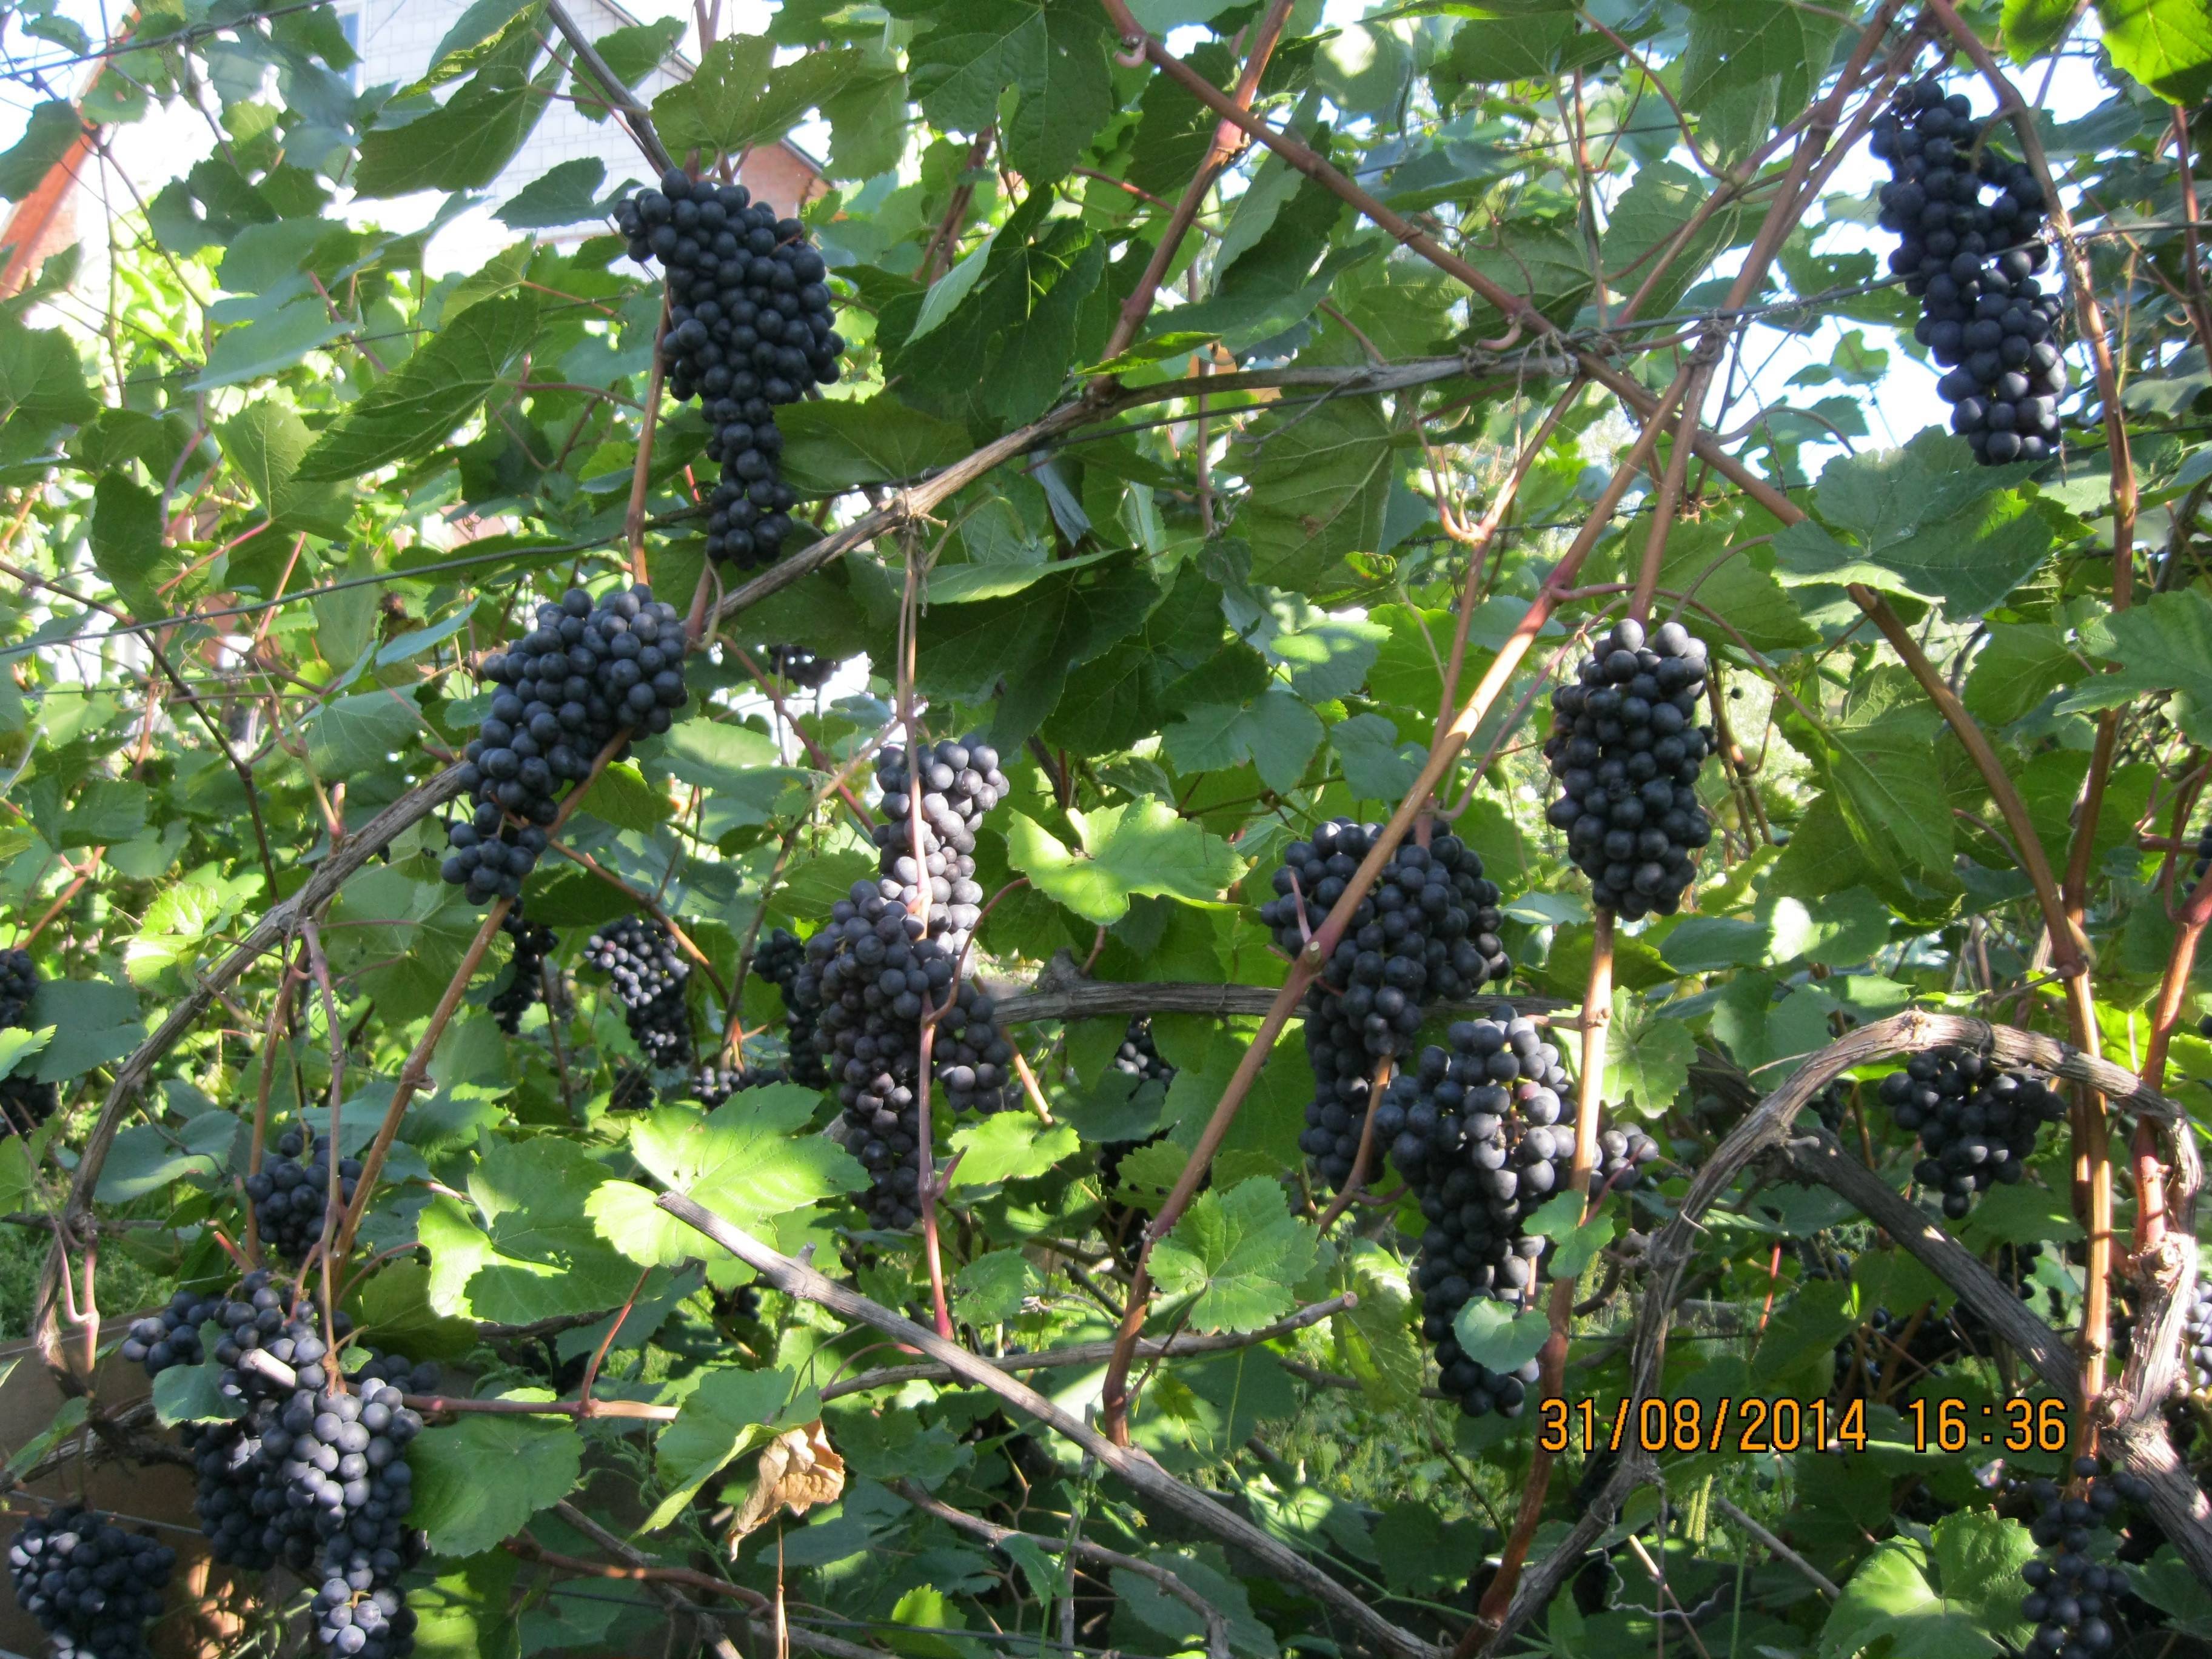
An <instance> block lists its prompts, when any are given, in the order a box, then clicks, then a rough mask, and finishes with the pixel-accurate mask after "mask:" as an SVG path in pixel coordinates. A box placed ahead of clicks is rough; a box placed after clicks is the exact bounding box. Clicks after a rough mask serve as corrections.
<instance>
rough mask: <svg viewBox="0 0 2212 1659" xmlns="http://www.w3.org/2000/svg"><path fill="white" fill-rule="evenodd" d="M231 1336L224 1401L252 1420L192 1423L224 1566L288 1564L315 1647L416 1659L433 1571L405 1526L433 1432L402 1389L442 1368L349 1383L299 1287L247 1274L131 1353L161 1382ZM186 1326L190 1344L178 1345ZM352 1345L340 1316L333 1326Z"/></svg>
mask: <svg viewBox="0 0 2212 1659" xmlns="http://www.w3.org/2000/svg"><path fill="white" fill-rule="evenodd" d="M209 1322H212V1323H214V1324H215V1325H216V1327H217V1328H219V1329H220V1331H221V1333H222V1334H221V1335H220V1336H219V1337H218V1338H217V1340H216V1343H215V1348H214V1353H213V1356H212V1357H213V1358H214V1359H215V1360H216V1363H217V1364H220V1365H221V1366H222V1372H221V1374H220V1376H219V1378H218V1380H217V1384H216V1387H217V1389H218V1391H219V1392H220V1393H221V1394H222V1395H223V1396H224V1397H225V1398H226V1399H228V1400H229V1401H233V1402H234V1404H235V1405H236V1406H237V1407H239V1408H240V1415H239V1416H238V1417H236V1418H234V1419H225V1420H222V1421H218V1422H212V1423H190V1424H187V1425H185V1431H184V1443H185V1449H186V1450H187V1451H188V1452H190V1453H191V1455H192V1457H193V1460H194V1467H195V1471H196V1474H197V1497H196V1499H195V1503H194V1508H195V1510H196V1512H197V1515H198V1516H199V1522H200V1530H201V1532H202V1533H203V1534H204V1535H205V1536H206V1538H207V1540H208V1541H209V1544H210V1549H211V1552H212V1553H213V1554H214V1556H215V1559H216V1560H217V1561H220V1562H222V1563H224V1564H225V1565H230V1566H235V1567H240V1568H243V1569H246V1570H248V1571H263V1570H266V1569H268V1568H270V1567H275V1566H279V1565H282V1566H284V1567H286V1568H289V1570H290V1571H294V1572H295V1573H298V1574H300V1575H301V1577H305V1578H306V1579H307V1582H308V1583H313V1584H316V1585H318V1586H319V1589H317V1591H316V1593H315V1597H314V1607H315V1620H316V1639H317V1642H318V1644H319V1646H320V1647H321V1649H322V1650H324V1651H325V1652H326V1653H330V1654H335V1655H338V1656H342V1659H405V1656H406V1655H408V1654H409V1653H410V1652H412V1651H413V1650H414V1639H413V1638H414V1631H415V1615H414V1613H412V1612H411V1611H410V1609H409V1608H408V1606H407V1597H406V1592H405V1590H404V1589H403V1588H402V1586H401V1579H402V1577H403V1576H404V1574H405V1573H406V1572H407V1571H408V1570H409V1569H410V1568H411V1567H413V1566H414V1565H416V1563H417V1562H418V1561H420V1560H421V1559H422V1553H423V1546H422V1535H421V1534H419V1533H416V1532H415V1531H414V1530H412V1529H411V1528H409V1527H408V1526H407V1524H406V1516H407V1510H408V1507H409V1505H410V1503H411V1502H412V1500H413V1493H414V1479H413V1471H411V1470H410V1468H408V1466H407V1461H406V1449H407V1445H408V1443H410V1441H412V1440H413V1439H414V1438H415V1437H416V1435H417V1434H419V1433H420V1432H421V1431H422V1419H421V1417H419V1416H418V1415H417V1414H416V1413H415V1412H414V1411H412V1410H411V1409H410V1408H409V1407H408V1406H407V1405H406V1403H405V1401H404V1398H403V1395H404V1389H403V1387H402V1385H403V1384H404V1385H405V1388H406V1389H412V1390H413V1391H414V1392H416V1393H417V1394H423V1393H428V1392H430V1391H431V1390H433V1389H435V1388H436V1386H437V1380H438V1379H437V1372H436V1370H435V1367H431V1366H412V1367H410V1365H409V1364H408V1362H407V1361H405V1360H404V1359H400V1358H397V1357H392V1356H386V1357H374V1356H372V1357H370V1358H368V1362H367V1363H366V1364H363V1365H362V1367H361V1368H360V1369H358V1370H356V1371H355V1372H354V1373H353V1374H352V1375H351V1376H344V1375H343V1372H342V1371H341V1369H340V1367H339V1366H338V1365H337V1363H336V1359H335V1357H334V1356H333V1354H332V1352H331V1348H330V1346H329V1343H328V1342H327V1340H325V1336H324V1334H323V1326H322V1315H321V1310H319V1308H318V1307H317V1306H316V1304H315V1303H314V1302H313V1299H312V1298H311V1297H307V1296H305V1295H303V1294H302V1293H301V1291H300V1289H299V1288H298V1287H297V1286H296V1285H293V1284H292V1283H290V1282H289V1281H288V1280H285V1279H278V1278H276V1277H275V1276H274V1275H272V1274H270V1273H267V1272H265V1271H257V1272H255V1273H248V1274H247V1275H246V1277H245V1279H242V1280H240V1282H239V1284H238V1285H236V1286H235V1287H234V1289H233V1290H232V1291H230V1292H229V1293H228V1295H227V1296H224V1297H206V1298H192V1297H187V1296H186V1295H185V1294H183V1293H179V1297H177V1298H176V1299H175V1300H173V1301H172V1303H171V1304H170V1306H169V1307H168V1308H167V1309H164V1310H162V1312H161V1314H160V1315H158V1316H155V1317H153V1318H150V1319H145V1320H141V1321H140V1322H138V1323H137V1325H136V1326H134V1327H133V1328H132V1329H131V1335H130V1337H129V1338H128V1339H127V1340H125V1344H124V1353H125V1356H126V1357H129V1358H137V1359H139V1360H140V1361H141V1363H143V1364H144V1366H145V1368H146V1370H147V1371H148V1373H149V1375H155V1376H158V1375H159V1374H160V1373H161V1371H162V1370H166V1369H167V1367H168V1366H169V1365H172V1364H197V1363H200V1361H201V1359H202V1358H203V1355H202V1352H201V1350H202V1344H201V1342H200V1340H199V1338H198V1336H197V1327H198V1326H199V1325H202V1324H205V1323H209ZM187 1325H189V1326H190V1327H191V1328H192V1331H193V1333H194V1334H192V1336H191V1338H190V1339H189V1340H185V1339H183V1338H182V1337H181V1335H180V1334H181V1333H182V1332H183V1331H184V1329H185V1328H186V1326H187ZM331 1327H332V1329H333V1332H334V1334H336V1335H337V1338H338V1339H339V1340H341V1341H343V1340H344V1339H345V1337H346V1336H347V1334H348V1333H349V1330H350V1328H351V1327H350V1324H349V1321H348V1320H347V1319H346V1317H345V1316H344V1315H343V1314H339V1315H337V1316H336V1317H335V1318H334V1319H333V1320H332V1322H331Z"/></svg>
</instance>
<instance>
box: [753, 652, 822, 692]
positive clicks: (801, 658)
mask: <svg viewBox="0 0 2212 1659" xmlns="http://www.w3.org/2000/svg"><path fill="white" fill-rule="evenodd" d="M767 654H768V669H769V673H771V674H774V675H776V676H777V677H778V678H782V679H787V680H789V681H790V682H791V683H792V684H793V685H799V686H804V687H805V689H806V690H809V691H819V690H821V689H822V688H823V686H825V685H827V684H829V677H830V676H831V675H832V674H834V673H836V671H837V659H836V658H835V657H817V656H816V655H815V654H814V653H812V652H811V651H809V650H808V649H807V648H806V647H805V646H803V645H771V646H769V647H768V653H767Z"/></svg>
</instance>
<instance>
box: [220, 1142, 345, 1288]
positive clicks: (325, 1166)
mask: <svg viewBox="0 0 2212 1659" xmlns="http://www.w3.org/2000/svg"><path fill="white" fill-rule="evenodd" d="M360 1180H361V1160H360V1159H359V1158H340V1159H339V1160H338V1207H339V1208H340V1209H341V1210H343V1208H344V1207H345V1206H347V1205H349V1204H350V1203H352V1202H353V1195H354V1190H355V1188H356V1185H357V1184H358V1182H360ZM330 1196H331V1165H330V1159H329V1158H328V1157H327V1156H325V1155H323V1154H321V1153H319V1152H317V1150H316V1146H315V1137H314V1136H313V1134H312V1133H308V1132H307V1131H306V1130H303V1129H301V1128H299V1127H296V1126H295V1127H292V1128H289V1129H287V1130H285V1131H284V1133H283V1134H281V1135H279V1136H278V1137H277V1138H276V1157H275V1158H270V1160H269V1161H268V1162H267V1163H266V1164H263V1165H262V1166H261V1168H260V1169H259V1170H256V1171H255V1172H254V1173H253V1174H252V1175H250V1176H246V1198H247V1200H249V1201H250V1202H251V1203H252V1206H253V1223H254V1226H255V1229H256V1230H257V1231H258V1232H259V1234H260V1236H261V1244H262V1248H263V1249H265V1250H267V1251H268V1252H269V1253H270V1255H274V1256H275V1257H276V1259H277V1260H278V1261H283V1262H288V1263H289V1264H290V1265H291V1266H293V1267H298V1266H299V1265H300V1264H301V1262H303V1261H306V1260H307V1252H308V1251H310V1250H312V1249H314V1248H315V1244H316V1242H317V1241H318V1240H319V1239H320V1238H321V1237H322V1236H323V1219H324V1217H325V1215H327V1214H328V1213H329V1211H330Z"/></svg>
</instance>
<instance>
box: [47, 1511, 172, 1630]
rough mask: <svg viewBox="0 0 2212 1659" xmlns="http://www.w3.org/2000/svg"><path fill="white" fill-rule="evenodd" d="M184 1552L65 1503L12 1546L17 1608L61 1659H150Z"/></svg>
mask: <svg viewBox="0 0 2212 1659" xmlns="http://www.w3.org/2000/svg"><path fill="white" fill-rule="evenodd" d="M176 1566H177V1553H176V1551H174V1550H173V1549H171V1548H170V1547H168V1546H167V1544H164V1543H161V1542H160V1541H157V1540H156V1539H155V1538H154V1537H153V1536H152V1535H151V1534H147V1533H143V1532H136V1533H133V1532H125V1531H124V1530H123V1528H120V1527H118V1526H117V1525H116V1524H115V1522H113V1521H112V1520H111V1519H109V1518H108V1517H107V1516H104V1515H101V1514H100V1513H99V1512H98V1511H97V1510H89V1509H86V1508H84V1507H82V1505H80V1504H60V1505H58V1507H56V1508H55V1509H52V1510H49V1511H47V1513H46V1514H45V1515H34V1516H31V1517H30V1518H29V1519H27V1520H26V1521H25V1522H23V1524H22V1525H21V1527H20V1528H17V1529H16V1533H15V1537H13V1538H12V1539H10V1540H9V1541H8V1578H9V1583H11V1584H12V1585H13V1586H14V1588H15V1605H16V1606H18V1607H21V1608H22V1609H23V1611H24V1612H25V1613H28V1614H30V1615H31V1617H32V1618H33V1619H35V1620H38V1622H39V1628H40V1630H42V1631H44V1632H46V1634H47V1635H48V1636H49V1637H51V1638H52V1639H53V1653H54V1659H147V1656H150V1655H151V1653H152V1651H153V1650H152V1649H151V1648H149V1646H148V1645H147V1643H146V1626H147V1625H148V1624H149V1622H150V1621H151V1620H154V1619H155V1617H156V1616H158V1615H159V1614H160V1613H161V1596H162V1592H163V1591H165V1590H167V1589H168V1587H169V1577H170V1575H171V1574H172V1573H173V1572H174V1571H176Z"/></svg>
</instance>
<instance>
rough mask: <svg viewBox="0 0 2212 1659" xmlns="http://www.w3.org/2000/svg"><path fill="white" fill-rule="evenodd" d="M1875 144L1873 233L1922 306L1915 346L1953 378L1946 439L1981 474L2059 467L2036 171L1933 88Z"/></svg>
mask: <svg viewBox="0 0 2212 1659" xmlns="http://www.w3.org/2000/svg"><path fill="white" fill-rule="evenodd" d="M1869 147H1870V148H1871V149H1873V151H1874V153H1875V155H1878V156H1880V157H1881V159H1882V160H1883V161H1887V162H1888V163H1889V172H1890V181H1889V183H1887V184H1886V185H1883V186H1882V187H1881V223H1882V226H1883V228H1885V229H1887V230H1893V231H1895V232H1896V233H1897V234H1898V235H1899V239H1900V240H1899V243H1898V246H1897V248H1896V251H1895V252H1893V253H1892V254H1891V255H1890V256H1889V268H1890V270H1892V271H1893V272H1894V273H1896V274H1897V275H1898V276H1902V277H1904V278H1905V291H1906V292H1907V293H1910V294H1915V295H1919V296H1920V301H1921V316H1920V321H1919V323H1918V324H1917V325H1916V326H1915V327H1914V329H1913V336H1914V337H1915V338H1916V339H1917V340H1918V341H1919V342H1920V343H1921V344H1923V345H1924V346H1926V347H1927V348H1928V350H1929V355H1930V356H1933V357H1934V358H1935V359H1936V362H1938V363H1940V364H1942V366H1943V367H1944V368H1946V369H1947V370H1948V373H1947V374H1945V375H1944V376H1943V378H1942V380H1940V381H1938V382H1937V383H1936V391H1937V392H1939V393H1940V394H1941V395H1942V398H1943V400H1944V402H1946V403H1948V404H1950V405H1951V429H1952V430H1953V431H1954V432H1956V433H1959V434H1960V435H1962V436H1963V437H1965V439H1966V441H1967V442H1968V443H1969V444H1971V445H1972V447H1973V451H1974V455H1975V458H1976V459H1978V460H1979V461H1981V462H1982V463H1983V464H1984V465H1990V466H1996V465H2001V464H2002V463H2003V462H2006V461H2039V460H2042V459H2045V457H2046V456H2050V455H2053V454H2056V453H2057V450H2058V447H2059V429H2058V399H2059V398H2060V397H2061V396H2062V395H2063V393H2064V392H2065V390H2066V364H2065V362H2064V361H2063V359H2062V358H2061V357H2060V356H2059V351H2058V325H2059V319H2060V316H2061V314H2062V311H2063V307H2062V306H2061V304H2060V301H2059V300H2058V297H2057V295H2051V294H2045V292H2044V291H2043V285H2042V284H2041V283H2039V282H2038V281H2037V280H2036V276H2035V273H2036V272H2037V271H2039V270H2042V269H2043V267H2044V265H2045V263H2046V261H2047V259H2048V258H2049V254H2050V250H2049V249H2048V248H2047V247H2046V246H2045V245H2044V242H2043V240H2042V236H2043V227H2044V221H2045V217H2046V216H2047V215H2048V214H2049V212H2050V208H2051V204H2050V203H2049V202H2048V201H2047V200H2045V197H2044V192H2043V185H2042V183H2041V181H2040V180H2039V179H2037V178H2036V176H2035V169H2034V168H2033V167H2029V166H2028V165H2027V163H2026V162H2025V161H2010V160H2008V159H2007V158H2006V157H2004V156H2002V155H1998V154H1997V153H1996V151H1995V150H1993V149H1990V148H1989V143H1988V133H1987V131H1986V130H1985V128H1984V125H1983V123H1981V122H1979V121H1977V120H1976V119H1974V115H1973V106H1972V104H1970V103H1968V102H1967V100H1966V98H1965V96H1964V95H1963V94H1957V93H1954V94H1952V95H1950V96H1949V97H1948V98H1947V97H1945V96H1944V94H1943V88H1942V87H1941V86H1940V85H1938V84H1937V83H1936V81H1935V79H1934V78H1933V77H1932V76H1931V77H1929V78H1928V79H1926V80H1922V81H1916V82H1912V83H1911V85H1909V86H1906V87H1905V88H1902V89H1901V90H1900V91H1899V93H1898V94H1897V101H1896V104H1895V106H1894V107H1893V109H1891V110H1890V111H1888V112H1885V113H1884V114H1882V115H1881V116H1878V117H1876V118H1875V124H1874V136H1873V137H1872V138H1871V139H1869ZM1984 190H1987V191H1990V192H1991V194H1990V196H1989V197H1988V198H1987V199H1984V194H1983V192H1984Z"/></svg>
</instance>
